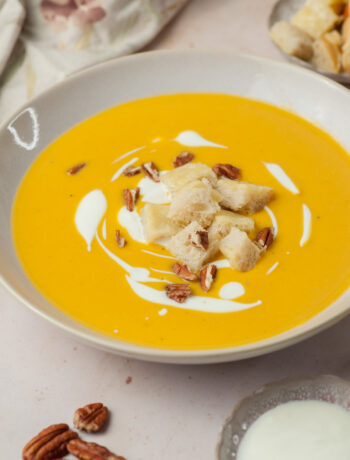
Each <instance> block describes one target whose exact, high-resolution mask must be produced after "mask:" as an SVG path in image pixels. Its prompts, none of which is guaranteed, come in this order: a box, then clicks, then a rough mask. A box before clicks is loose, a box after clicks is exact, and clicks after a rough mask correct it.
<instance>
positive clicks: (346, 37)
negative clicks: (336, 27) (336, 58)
mask: <svg viewBox="0 0 350 460" xmlns="http://www.w3.org/2000/svg"><path fill="white" fill-rule="evenodd" d="M349 45H350V17H348V18H346V19H345V21H344V22H343V25H342V28H341V46H342V49H343V51H345V50H346V48H350V46H349Z"/></svg>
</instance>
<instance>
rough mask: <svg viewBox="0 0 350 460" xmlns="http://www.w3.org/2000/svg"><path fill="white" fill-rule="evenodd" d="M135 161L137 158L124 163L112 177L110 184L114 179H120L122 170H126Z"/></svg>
mask: <svg viewBox="0 0 350 460" xmlns="http://www.w3.org/2000/svg"><path fill="white" fill-rule="evenodd" d="M137 160H138V158H137V157H136V158H133V159H132V160H130V161H128V162H127V163H125V164H124V165H123V166H122V167H121V168H119V169H118V171H116V172H115V174H114V175H113V177H112V179H111V182H114V181H115V180H116V179H118V177H120V176H121V175H122V174H123V172H124V170H125V169H126V168H128V167H129V166H131V165H133V164H134V163H136V161H137Z"/></svg>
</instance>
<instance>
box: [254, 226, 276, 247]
mask: <svg viewBox="0 0 350 460" xmlns="http://www.w3.org/2000/svg"><path fill="white" fill-rule="evenodd" d="M273 238H274V234H273V228H272V227H265V228H263V229H262V230H260V232H259V233H258V234H257V235H256V237H255V241H256V243H257V244H258V246H259V247H260V249H268V248H269V247H270V246H271V244H272V242H273Z"/></svg>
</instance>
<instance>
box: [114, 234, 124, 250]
mask: <svg viewBox="0 0 350 460" xmlns="http://www.w3.org/2000/svg"><path fill="white" fill-rule="evenodd" d="M115 239H116V240H117V245H118V246H119V247H120V248H121V249H123V248H125V246H126V244H127V243H126V239H125V238H124V237H123V236H122V235H121V233H120V230H117V231H116V232H115Z"/></svg>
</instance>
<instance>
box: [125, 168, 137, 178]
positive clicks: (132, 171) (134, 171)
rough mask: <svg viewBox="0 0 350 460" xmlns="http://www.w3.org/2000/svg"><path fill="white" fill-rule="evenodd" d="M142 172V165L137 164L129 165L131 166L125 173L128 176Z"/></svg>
mask: <svg viewBox="0 0 350 460" xmlns="http://www.w3.org/2000/svg"><path fill="white" fill-rule="evenodd" d="M140 172H141V166H136V167H135V168H134V167H132V166H129V168H126V169H124V171H123V175H124V176H127V177H132V176H136V174H140Z"/></svg>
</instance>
